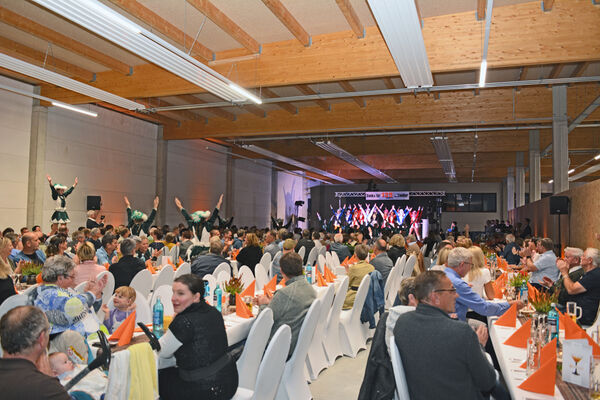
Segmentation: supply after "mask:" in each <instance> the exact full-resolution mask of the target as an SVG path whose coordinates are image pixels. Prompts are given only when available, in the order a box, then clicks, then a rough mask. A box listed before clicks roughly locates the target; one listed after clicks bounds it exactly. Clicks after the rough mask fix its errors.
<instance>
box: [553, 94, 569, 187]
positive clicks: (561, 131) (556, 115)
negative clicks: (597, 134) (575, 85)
mask: <svg viewBox="0 0 600 400" xmlns="http://www.w3.org/2000/svg"><path fill="white" fill-rule="evenodd" d="M568 138H569V129H568V117H567V86H566V85H556V86H552V173H553V178H552V179H554V186H553V188H554V189H553V191H552V192H553V193H554V194H556V193H560V192H564V191H565V190H568V189H569V174H568V171H569V139H568Z"/></svg>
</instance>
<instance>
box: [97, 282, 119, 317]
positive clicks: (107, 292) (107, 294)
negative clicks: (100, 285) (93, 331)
mask: <svg viewBox="0 0 600 400" xmlns="http://www.w3.org/2000/svg"><path fill="white" fill-rule="evenodd" d="M104 275H106V276H108V278H107V279H108V280H107V281H106V285H105V286H104V289H103V290H102V304H108V302H109V301H110V299H111V298H112V295H113V293H114V291H115V277H114V275H113V274H112V272H110V271H102V272H100V273H99V274H98V275H96V281H99V280H100V279H102V278H103V277H104ZM96 316H97V317H98V320H99V321H104V311H102V309H99V310H98V312H97V313H96Z"/></svg>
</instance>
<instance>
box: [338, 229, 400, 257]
mask: <svg viewBox="0 0 600 400" xmlns="http://www.w3.org/2000/svg"><path fill="white" fill-rule="evenodd" d="M388 244H389V249H388V252H387V253H388V256H389V257H390V259H391V260H392V262H393V263H394V265H396V261H397V260H398V259H399V258H400V257H402V256H403V255H405V254H406V247H405V245H406V242H405V240H404V236H402V235H401V234H399V233H396V234H395V235H394V236H392V237H391V238H390V241H389V243H388ZM343 260H344V259H343V258H340V261H343Z"/></svg>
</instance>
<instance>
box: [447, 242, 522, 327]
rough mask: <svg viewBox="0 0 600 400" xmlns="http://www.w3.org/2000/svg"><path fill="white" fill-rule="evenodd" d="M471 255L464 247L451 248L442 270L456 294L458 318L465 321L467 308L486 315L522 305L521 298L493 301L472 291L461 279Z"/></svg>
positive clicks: (470, 261)
mask: <svg viewBox="0 0 600 400" xmlns="http://www.w3.org/2000/svg"><path fill="white" fill-rule="evenodd" d="M471 257H472V256H471V252H470V251H469V250H468V249H465V248H464V247H457V248H455V249H452V251H450V254H448V268H446V269H445V270H444V272H445V273H446V276H447V277H448V279H450V282H452V284H453V285H454V287H455V288H456V293H457V294H458V299H456V315H457V317H458V319H460V320H461V321H466V320H467V311H469V309H471V310H473V311H475V312H476V313H478V314H480V315H482V316H486V317H487V316H490V315H502V314H504V312H505V311H506V310H508V309H509V308H510V306H511V305H512V304H513V303H517V308H519V309H520V308H522V307H523V305H524V304H523V302H522V301H521V300H513V301H509V302H506V301H504V302H501V303H494V302H491V301H485V300H484V299H482V298H481V296H480V295H478V294H477V293H475V292H473V290H472V289H471V287H470V286H469V284H468V283H467V282H465V281H464V280H463V279H462V278H463V277H464V276H465V275H467V273H468V272H469V270H470V269H471V266H472V265H473V261H472V259H471Z"/></svg>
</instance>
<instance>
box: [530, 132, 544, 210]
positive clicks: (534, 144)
mask: <svg viewBox="0 0 600 400" xmlns="http://www.w3.org/2000/svg"><path fill="white" fill-rule="evenodd" d="M541 180H542V177H541V167H540V131H538V130H537V129H535V130H531V131H529V202H530V203H533V202H534V201H538V200H539V199H541V198H542V191H541Z"/></svg>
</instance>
